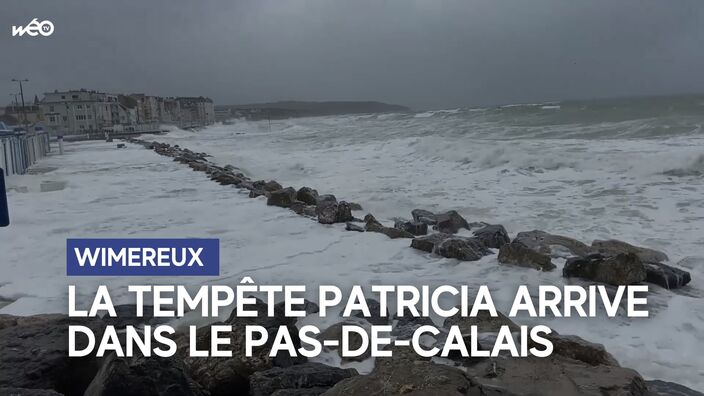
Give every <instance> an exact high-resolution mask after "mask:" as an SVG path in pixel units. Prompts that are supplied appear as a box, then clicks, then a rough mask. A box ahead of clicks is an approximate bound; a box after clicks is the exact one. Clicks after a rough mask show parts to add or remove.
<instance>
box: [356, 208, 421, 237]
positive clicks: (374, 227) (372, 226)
mask: <svg viewBox="0 0 704 396" xmlns="http://www.w3.org/2000/svg"><path fill="white" fill-rule="evenodd" d="M364 223H365V226H364V229H365V230H367V231H368V232H378V233H381V234H384V235H386V236H387V237H389V238H391V239H397V238H413V236H414V235H413V234H411V233H410V232H408V231H404V230H399V229H398V228H393V227H386V226H384V225H382V224H381V223H380V222H379V221H378V220H377V219H376V218H375V217H374V216H373V215H372V214H371V213H370V214H367V215H366V216H364Z"/></svg>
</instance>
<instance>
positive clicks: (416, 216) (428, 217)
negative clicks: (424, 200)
mask: <svg viewBox="0 0 704 396" xmlns="http://www.w3.org/2000/svg"><path fill="white" fill-rule="evenodd" d="M411 216H413V221H415V222H419V223H425V224H427V225H430V226H432V225H435V224H436V223H437V220H436V219H435V213H433V212H430V211H427V210H423V209H413V210H412V211H411Z"/></svg>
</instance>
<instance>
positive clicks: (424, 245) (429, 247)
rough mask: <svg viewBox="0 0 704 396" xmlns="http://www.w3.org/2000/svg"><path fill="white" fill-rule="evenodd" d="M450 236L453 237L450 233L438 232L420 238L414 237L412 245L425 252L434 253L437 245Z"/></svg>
mask: <svg viewBox="0 0 704 396" xmlns="http://www.w3.org/2000/svg"><path fill="white" fill-rule="evenodd" d="M450 237H452V235H450V234H443V233H436V234H430V235H427V236H423V237H419V238H413V240H412V241H411V247H412V248H414V249H418V250H422V251H424V252H428V253H432V252H433V251H434V250H435V246H437V245H439V244H440V242H442V241H444V240H445V239H447V238H450Z"/></svg>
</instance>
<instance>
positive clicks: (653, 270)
mask: <svg viewBox="0 0 704 396" xmlns="http://www.w3.org/2000/svg"><path fill="white" fill-rule="evenodd" d="M644 265H645V272H646V278H645V281H646V282H648V283H654V284H656V285H659V286H662V287H664V288H666V289H677V288H680V287H682V286H685V285H687V284H688V283H689V282H690V281H691V280H692V276H691V275H690V274H689V272H687V271H684V270H681V269H679V268H675V267H671V266H669V265H666V264H662V263H644Z"/></svg>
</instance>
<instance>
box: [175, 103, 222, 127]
mask: <svg viewBox="0 0 704 396" xmlns="http://www.w3.org/2000/svg"><path fill="white" fill-rule="evenodd" d="M176 101H177V102H178V104H179V114H180V118H179V120H178V125H179V126H180V127H181V128H191V127H199V126H205V125H211V124H214V123H215V106H214V105H213V100H212V99H210V98H205V97H202V96H199V97H179V98H176Z"/></svg>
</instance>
